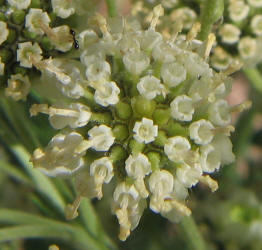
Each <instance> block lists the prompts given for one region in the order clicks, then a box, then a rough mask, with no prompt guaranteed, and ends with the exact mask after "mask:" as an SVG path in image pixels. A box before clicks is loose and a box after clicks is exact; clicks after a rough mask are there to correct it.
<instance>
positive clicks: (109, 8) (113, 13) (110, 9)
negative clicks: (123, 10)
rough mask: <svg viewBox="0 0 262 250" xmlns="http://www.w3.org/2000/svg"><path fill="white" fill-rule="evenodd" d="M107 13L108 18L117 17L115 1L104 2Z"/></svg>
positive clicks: (107, 0)
mask: <svg viewBox="0 0 262 250" xmlns="http://www.w3.org/2000/svg"><path fill="white" fill-rule="evenodd" d="M106 4H107V11H108V15H109V16H110V17H115V16H117V6H116V1H115V0H106Z"/></svg>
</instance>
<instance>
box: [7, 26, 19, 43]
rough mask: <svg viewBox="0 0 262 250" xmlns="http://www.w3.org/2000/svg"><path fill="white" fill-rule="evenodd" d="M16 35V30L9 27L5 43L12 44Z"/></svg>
mask: <svg viewBox="0 0 262 250" xmlns="http://www.w3.org/2000/svg"><path fill="white" fill-rule="evenodd" d="M16 38H17V35H16V31H15V30H14V29H9V34H8V37H7V40H6V41H7V43H9V44H13V43H14V42H15V41H16Z"/></svg>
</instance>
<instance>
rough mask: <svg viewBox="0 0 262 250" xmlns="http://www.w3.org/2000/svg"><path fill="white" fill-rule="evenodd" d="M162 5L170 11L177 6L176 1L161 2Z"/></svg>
mask: <svg viewBox="0 0 262 250" xmlns="http://www.w3.org/2000/svg"><path fill="white" fill-rule="evenodd" d="M162 4H163V6H164V7H165V8H168V9H171V8H174V7H175V6H176V5H177V4H178V0H163V1H162Z"/></svg>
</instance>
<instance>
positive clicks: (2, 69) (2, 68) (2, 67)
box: [0, 56, 5, 76]
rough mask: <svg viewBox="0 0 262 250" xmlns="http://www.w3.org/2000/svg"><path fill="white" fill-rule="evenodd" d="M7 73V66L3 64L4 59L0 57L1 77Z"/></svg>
mask: <svg viewBox="0 0 262 250" xmlns="http://www.w3.org/2000/svg"><path fill="white" fill-rule="evenodd" d="M4 72H5V64H4V63H3V62H2V58H1V56H0V76H1V75H3V74H4Z"/></svg>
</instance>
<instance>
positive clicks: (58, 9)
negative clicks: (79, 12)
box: [51, 0, 75, 18]
mask: <svg viewBox="0 0 262 250" xmlns="http://www.w3.org/2000/svg"><path fill="white" fill-rule="evenodd" d="M51 2H52V8H53V11H54V12H55V13H56V14H57V15H58V16H59V17H62V18H68V17H69V16H71V15H72V14H74V13H75V8H74V1H71V0H70V1H68V0H66V1H65V0H52V1H51Z"/></svg>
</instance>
